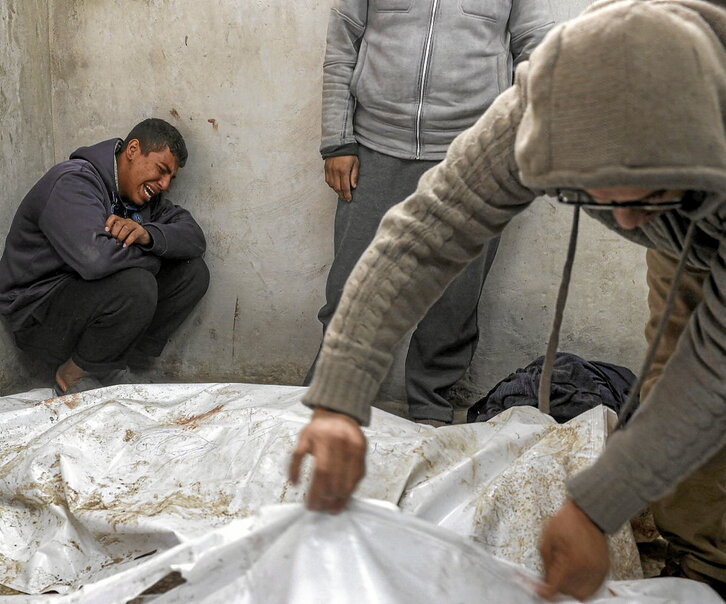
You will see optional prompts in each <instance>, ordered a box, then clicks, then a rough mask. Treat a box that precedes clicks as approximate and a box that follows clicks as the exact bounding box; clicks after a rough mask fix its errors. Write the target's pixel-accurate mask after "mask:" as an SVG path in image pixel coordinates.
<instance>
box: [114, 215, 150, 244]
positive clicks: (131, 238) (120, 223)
mask: <svg viewBox="0 0 726 604" xmlns="http://www.w3.org/2000/svg"><path fill="white" fill-rule="evenodd" d="M106 232H107V233H109V234H110V235H111V237H113V238H114V239H116V240H117V241H120V242H121V243H123V244H124V247H129V246H130V245H133V244H134V243H138V244H140V245H149V244H150V243H151V235H149V232H148V231H147V230H146V229H145V228H144V227H142V226H141V225H140V224H139V223H138V222H136V221H134V220H131V219H130V218H121V216H117V215H116V214H111V215H110V216H109V217H108V218H107V219H106Z"/></svg>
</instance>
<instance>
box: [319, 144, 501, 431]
mask: <svg viewBox="0 0 726 604" xmlns="http://www.w3.org/2000/svg"><path fill="white" fill-rule="evenodd" d="M359 159H360V174H359V178H358V187H357V188H356V189H355V190H354V192H353V201H351V202H346V201H344V200H340V199H339V200H338V208H337V212H336V215H335V241H334V244H335V246H334V247H335V250H334V251H335V257H334V259H333V264H332V266H331V267H330V273H329V274H328V280H327V283H326V287H325V296H326V304H325V305H324V306H323V307H322V308H321V309H320V312H319V313H318V319H319V320H320V322H321V323H322V324H323V331H325V329H327V327H328V324H329V323H330V320H331V319H332V317H333V314H334V313H335V309H336V308H337V306H338V303H339V302H340V298H341V294H342V292H343V286H344V285H345V282H346V280H347V279H348V276H349V275H350V273H351V271H352V270H353V267H354V266H355V264H356V262H357V261H358V259H359V258H360V256H361V255H362V254H363V252H364V251H365V249H366V248H367V247H368V244H369V243H370V242H371V240H372V239H373V237H374V235H375V233H376V230H377V229H378V225H379V223H380V221H381V218H382V217H383V214H385V213H386V211H388V209H389V208H391V207H392V206H394V205H395V204H397V203H399V202H401V201H403V200H404V199H405V198H406V197H408V196H409V195H410V194H411V193H412V192H413V191H414V190H415V189H416V185H417V184H418V181H419V178H421V176H422V175H423V173H424V172H426V171H427V170H429V169H430V168H432V167H434V166H435V165H436V164H437V163H438V162H435V161H418V160H405V159H398V158H395V157H390V156H388V155H383V154H381V153H377V152H375V151H371V150H370V149H366V148H365V147H359ZM497 245H498V241H496V242H493V243H492V244H491V245H490V247H489V251H488V252H485V253H484V254H483V255H482V257H481V258H479V259H477V260H475V261H474V262H473V263H472V264H471V265H470V266H469V267H467V268H466V269H465V270H464V272H463V273H462V274H461V275H459V276H458V277H457V279H456V280H455V281H454V282H452V284H451V285H450V286H449V288H448V289H447V291H446V292H445V293H444V297H443V298H442V300H440V301H439V302H437V303H436V304H435V305H434V307H432V309H431V311H430V312H429V314H427V315H426V317H425V318H424V319H423V320H422V321H421V323H420V324H419V327H418V328H417V330H416V332H415V333H414V335H413V336H412V344H411V347H410V349H409V353H408V357H407V362H406V393H407V398H408V401H409V404H410V412H411V417H413V418H415V419H440V420H442V421H451V420H452V418H453V409H452V408H451V405H449V404H448V403H447V402H446V400H445V399H444V398H443V396H442V395H443V394H444V393H445V391H446V390H447V389H448V388H449V387H450V386H452V385H453V384H454V383H455V382H456V381H457V380H458V379H459V378H460V377H461V376H462V375H463V374H464V372H465V371H466V369H467V367H468V366H469V363H470V362H471V358H472V356H473V354H474V349H475V347H476V343H477V339H478V326H477V317H476V306H477V304H478V300H479V294H480V292H481V288H482V284H483V282H484V278H485V277H486V273H487V272H488V270H489V266H490V265H491V262H492V260H493V258H494V253H495V252H496V247H497ZM431 313H433V314H431ZM316 361H317V357H316ZM314 368H315V363H313V366H312V367H311V368H310V371H309V372H308V375H307V377H306V378H305V384H308V383H310V380H311V379H312V376H313V372H314ZM447 409H448V410H447Z"/></svg>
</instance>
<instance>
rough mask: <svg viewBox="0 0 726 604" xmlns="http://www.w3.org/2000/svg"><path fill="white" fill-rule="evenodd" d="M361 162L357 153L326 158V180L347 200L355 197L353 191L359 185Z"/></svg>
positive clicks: (339, 195)
mask: <svg viewBox="0 0 726 604" xmlns="http://www.w3.org/2000/svg"><path fill="white" fill-rule="evenodd" d="M359 167H360V162H359V161H358V156H357V155H341V156H339V157H327V158H326V159H325V182H326V183H327V184H328V186H329V187H330V188H331V189H333V191H335V192H336V193H337V194H338V197H342V198H343V199H345V200H346V201H351V200H352V199H353V194H352V193H351V191H352V190H353V189H355V188H356V187H357V186H358V169H359Z"/></svg>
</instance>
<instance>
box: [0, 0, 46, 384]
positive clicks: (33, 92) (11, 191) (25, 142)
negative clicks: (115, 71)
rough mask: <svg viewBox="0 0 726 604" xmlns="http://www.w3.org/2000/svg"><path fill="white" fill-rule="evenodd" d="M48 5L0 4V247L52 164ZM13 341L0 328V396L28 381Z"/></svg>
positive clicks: (15, 0)
mask: <svg viewBox="0 0 726 604" xmlns="http://www.w3.org/2000/svg"><path fill="white" fill-rule="evenodd" d="M50 89H51V77H50V65H49V46H48V5H47V2H45V1H43V0H2V2H0V241H4V239H5V234H6V233H7V231H8V229H9V228H10V222H11V220H12V218H13V215H14V213H15V208H16V206H17V204H18V202H19V201H20V199H22V197H23V196H24V195H25V193H26V192H27V191H28V189H29V188H30V187H31V186H32V185H33V183H34V182H35V181H36V180H37V179H38V178H40V176H42V175H43V173H44V172H45V170H47V168H48V167H49V166H50V165H52V163H53V152H52V150H53V128H52V124H51V93H50ZM27 361H28V360H27V359H20V358H19V356H18V354H17V353H16V351H15V346H14V344H13V341H12V338H11V336H10V335H9V333H8V332H7V330H6V329H5V328H4V327H2V326H0V391H8V390H9V389H12V388H13V387H15V386H16V385H18V384H21V383H23V384H26V383H28V382H27V380H28V378H29V372H28V367H27Z"/></svg>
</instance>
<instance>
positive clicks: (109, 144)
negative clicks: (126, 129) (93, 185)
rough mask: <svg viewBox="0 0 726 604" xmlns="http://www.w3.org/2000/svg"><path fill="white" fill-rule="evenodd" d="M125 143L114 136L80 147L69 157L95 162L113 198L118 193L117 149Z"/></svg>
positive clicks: (94, 165)
mask: <svg viewBox="0 0 726 604" xmlns="http://www.w3.org/2000/svg"><path fill="white" fill-rule="evenodd" d="M120 143H123V141H122V140H121V139H120V138H112V139H110V140H107V141H103V142H102V143H96V144H95V145H91V146H90V147H79V148H78V149H76V150H75V151H74V152H73V153H71V156H70V158H69V159H83V160H85V161H87V162H90V163H91V164H93V167H94V168H95V169H96V171H97V172H98V173H99V174H100V176H101V179H102V180H103V183H104V184H105V185H106V189H108V192H109V197H111V198H113V195H114V194H118V191H117V190H116V177H115V176H114V171H115V158H116V149H117V148H118V146H119V144H120Z"/></svg>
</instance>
